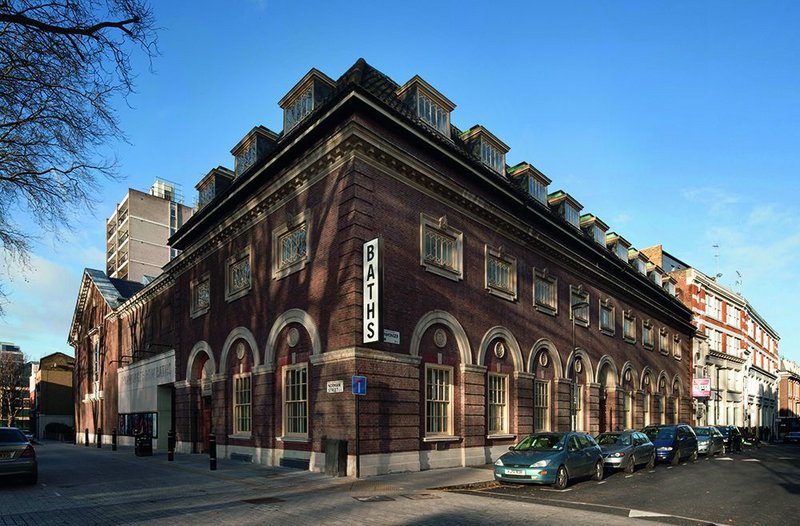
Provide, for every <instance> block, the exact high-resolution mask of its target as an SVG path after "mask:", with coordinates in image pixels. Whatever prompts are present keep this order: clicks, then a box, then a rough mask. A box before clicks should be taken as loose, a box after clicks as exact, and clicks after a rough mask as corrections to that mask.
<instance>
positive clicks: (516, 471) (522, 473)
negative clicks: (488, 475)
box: [506, 469, 525, 475]
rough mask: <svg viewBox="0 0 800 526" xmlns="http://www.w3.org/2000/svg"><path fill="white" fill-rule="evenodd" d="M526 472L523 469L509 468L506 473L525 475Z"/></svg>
mask: <svg viewBox="0 0 800 526" xmlns="http://www.w3.org/2000/svg"><path fill="white" fill-rule="evenodd" d="M524 474H525V472H524V471H523V470H521V469H507V470H506V475H524Z"/></svg>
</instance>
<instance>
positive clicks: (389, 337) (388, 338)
mask: <svg viewBox="0 0 800 526" xmlns="http://www.w3.org/2000/svg"><path fill="white" fill-rule="evenodd" d="M383 341H384V342H385V343H393V344H395V345H400V331H390V330H389V329H383Z"/></svg>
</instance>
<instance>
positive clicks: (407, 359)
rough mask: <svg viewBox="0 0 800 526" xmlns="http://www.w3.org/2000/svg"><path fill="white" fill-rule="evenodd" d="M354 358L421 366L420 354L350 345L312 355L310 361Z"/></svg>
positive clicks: (349, 360) (351, 359) (334, 360)
mask: <svg viewBox="0 0 800 526" xmlns="http://www.w3.org/2000/svg"><path fill="white" fill-rule="evenodd" d="M353 360H374V361H378V362H387V363H402V364H407V365H413V366H419V364H420V363H421V361H422V360H421V358H420V357H419V356H409V355H407V354H398V353H392V352H386V351H377V350H375V349H368V348H365V347H350V348H347V349H338V350H335V351H328V352H324V353H322V354H314V355H311V357H310V358H309V361H310V362H311V365H314V366H318V365H330V364H333V363H339V362H351V361H353Z"/></svg>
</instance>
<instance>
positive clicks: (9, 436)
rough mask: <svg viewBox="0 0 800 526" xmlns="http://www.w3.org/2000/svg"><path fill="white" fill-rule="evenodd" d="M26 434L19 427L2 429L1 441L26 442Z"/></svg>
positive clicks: (0, 432)
mask: <svg viewBox="0 0 800 526" xmlns="http://www.w3.org/2000/svg"><path fill="white" fill-rule="evenodd" d="M26 441H27V439H26V438H25V435H23V434H22V432H21V431H19V430H18V429H0V442H26Z"/></svg>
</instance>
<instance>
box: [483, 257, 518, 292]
mask: <svg viewBox="0 0 800 526" xmlns="http://www.w3.org/2000/svg"><path fill="white" fill-rule="evenodd" d="M484 252H485V258H484V261H485V270H484V280H485V287H486V290H487V291H489V294H492V295H495V296H498V297H500V298H503V299H506V300H508V301H516V299H517V258H515V257H513V256H510V255H508V254H505V253H504V252H503V250H502V249H497V248H494V247H490V246H489V245H486V246H485V251H484ZM493 269H500V270H495V272H492V270H493ZM502 270H504V273H505V274H506V278H507V279H506V283H505V284H501V283H497V282H496V281H497V280H496V279H494V280H493V279H492V276H493V274H494V275H497V274H498V273H499V274H503V272H502Z"/></svg>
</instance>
